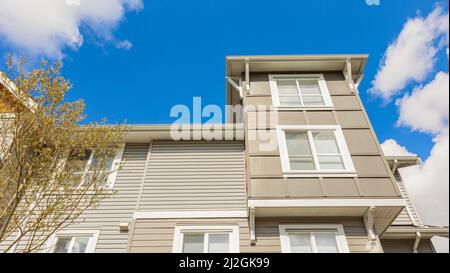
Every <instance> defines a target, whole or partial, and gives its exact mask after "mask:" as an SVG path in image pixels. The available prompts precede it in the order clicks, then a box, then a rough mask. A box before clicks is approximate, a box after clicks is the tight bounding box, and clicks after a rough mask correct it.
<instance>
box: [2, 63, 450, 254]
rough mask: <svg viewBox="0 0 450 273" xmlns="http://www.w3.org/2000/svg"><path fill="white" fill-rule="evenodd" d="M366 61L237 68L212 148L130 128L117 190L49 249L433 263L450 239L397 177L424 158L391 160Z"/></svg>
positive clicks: (160, 128) (206, 142) (149, 128)
mask: <svg viewBox="0 0 450 273" xmlns="http://www.w3.org/2000/svg"><path fill="white" fill-rule="evenodd" d="M367 58H368V56H366V55H314V56H239V57H227V58H226V83H225V84H226V101H227V105H230V106H234V108H233V109H231V108H228V110H229V111H228V112H227V122H226V123H225V124H217V125H216V126H214V131H215V134H214V135H215V137H214V138H213V139H211V138H209V137H206V135H207V134H203V132H205V130H203V131H202V126H199V125H197V126H196V125H190V126H187V130H188V134H187V135H188V136H190V138H184V139H183V140H174V138H173V134H172V133H171V132H173V130H172V131H171V129H173V127H172V126H171V125H132V126H131V127H130V129H129V130H128V132H127V134H126V136H125V139H124V148H123V149H122V150H121V151H119V153H118V155H117V157H116V159H118V160H120V162H121V169H120V170H119V171H118V173H115V174H114V176H113V177H112V178H111V179H110V181H109V183H108V185H107V186H108V187H110V188H111V189H114V190H115V192H116V193H115V194H113V195H111V196H110V197H109V198H107V199H105V200H103V201H102V202H101V203H100V205H99V207H98V208H96V209H95V210H89V211H86V212H85V213H84V215H83V216H82V217H81V218H80V221H79V223H76V224H74V225H73V226H71V227H69V228H67V229H65V230H61V231H60V232H58V233H57V234H55V235H54V236H53V237H52V238H51V239H50V240H49V242H48V243H47V245H46V247H45V249H43V250H42V251H45V252H97V253H100V252H175V253H179V252H189V253H192V252H210V253H212V252H232V253H238V252H240V253H245V252H283V253H308V252H313V253H322V252H326V253H330V252H331V253H332V252H339V253H347V252H350V253H380V252H434V251H435V250H434V248H433V244H432V242H431V238H432V237H433V236H444V237H448V228H444V227H432V226H427V225H425V224H424V223H423V222H422V221H421V219H420V216H419V215H418V213H417V211H416V210H415V208H414V205H413V200H411V199H410V198H409V196H408V193H407V189H406V187H405V185H404V183H403V181H402V178H401V176H400V174H399V171H398V170H399V169H400V168H404V167H408V166H413V165H417V164H420V159H419V158H417V157H386V156H384V155H383V152H382V150H381V147H380V144H379V141H378V139H377V137H376V135H375V132H374V130H373V127H372V126H371V123H370V120H369V117H368V116H367V113H366V111H365V109H364V106H363V104H362V102H361V99H360V97H359V94H358V85H359V82H360V81H361V80H362V77H363V74H364V67H365V64H366V61H367ZM7 92H8V88H6V87H5V86H4V88H3V90H2V93H6V94H7ZM3 97H4V96H2V98H3ZM174 104H176V101H174ZM0 109H2V110H1V111H2V112H5V110H4V109H8V102H7V101H5V102H2V103H1V104H0ZM373 118H376V117H373ZM185 129H186V128H185ZM203 129H204V128H203ZM209 130H210V129H208V132H209ZM193 136H200V137H193ZM91 161H92V160H89V159H87V160H86V162H87V163H86V164H89V162H91ZM423 182H424V183H426V181H423ZM6 243H8V242H6ZM1 248H2V246H1V245H0V250H1ZM16 249H17V250H20V243H19V245H18V246H17V248H16Z"/></svg>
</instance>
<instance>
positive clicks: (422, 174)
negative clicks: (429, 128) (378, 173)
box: [382, 127, 449, 252]
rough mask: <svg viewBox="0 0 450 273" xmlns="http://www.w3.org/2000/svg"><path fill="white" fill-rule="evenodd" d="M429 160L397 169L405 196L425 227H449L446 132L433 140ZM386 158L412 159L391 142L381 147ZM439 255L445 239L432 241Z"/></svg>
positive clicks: (402, 149) (447, 137) (447, 143)
mask: <svg viewBox="0 0 450 273" xmlns="http://www.w3.org/2000/svg"><path fill="white" fill-rule="evenodd" d="M433 141H434V143H435V144H434V147H433V149H432V151H431V155H430V157H429V158H428V159H427V160H426V161H425V162H424V163H423V165H422V166H413V167H408V168H402V169H399V171H400V174H401V175H402V178H403V180H404V182H405V184H406V187H407V189H408V193H409V195H410V198H411V200H412V201H413V203H414V205H415V207H416V209H417V210H418V213H419V215H420V216H421V218H422V220H423V222H424V223H425V224H426V225H435V226H447V225H448V224H449V205H448V202H449V201H448V200H449V168H448V166H449V129H448V127H447V128H446V129H444V130H443V132H442V133H441V134H439V135H438V136H437V137H435V138H434V140H433ZM382 148H383V151H384V153H385V154H386V155H413V154H412V153H410V152H409V151H408V150H407V149H406V148H405V147H403V146H400V145H399V144H397V142H396V141H395V140H387V141H385V142H384V143H383V144H382ZM433 242H435V243H436V244H435V247H436V248H437V249H438V251H439V252H448V251H449V246H448V239H444V240H442V239H436V240H433Z"/></svg>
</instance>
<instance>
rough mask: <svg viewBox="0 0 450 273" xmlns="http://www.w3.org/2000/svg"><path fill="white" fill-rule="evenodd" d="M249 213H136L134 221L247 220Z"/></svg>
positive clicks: (244, 211)
mask: <svg viewBox="0 0 450 273" xmlns="http://www.w3.org/2000/svg"><path fill="white" fill-rule="evenodd" d="M246 217H247V211H246V210H242V211H136V212H134V214H133V218H134V219H174V218H185V219H189V218H246Z"/></svg>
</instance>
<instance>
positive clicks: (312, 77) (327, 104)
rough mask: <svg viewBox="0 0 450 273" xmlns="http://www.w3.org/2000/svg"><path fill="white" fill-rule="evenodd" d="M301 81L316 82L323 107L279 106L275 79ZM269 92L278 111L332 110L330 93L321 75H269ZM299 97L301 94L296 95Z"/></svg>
mask: <svg viewBox="0 0 450 273" xmlns="http://www.w3.org/2000/svg"><path fill="white" fill-rule="evenodd" d="M280 78H284V79H293V80H298V79H303V80H317V82H318V84H319V88H320V92H321V93H322V97H323V100H324V105H298V106H292V105H289V106H286V105H281V104H280V97H279V96H278V85H277V79H280ZM269 84H270V92H271V95H272V104H273V106H274V107H275V108H277V109H279V110H303V109H309V110H331V109H334V106H333V101H332V100H331V96H330V91H329V90H328V86H327V83H326V81H325V77H324V76H323V74H270V75H269ZM298 95H299V96H300V97H301V94H298Z"/></svg>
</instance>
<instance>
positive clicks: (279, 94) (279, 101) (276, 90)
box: [269, 74, 333, 108]
mask: <svg viewBox="0 0 450 273" xmlns="http://www.w3.org/2000/svg"><path fill="white" fill-rule="evenodd" d="M269 77H270V88H271V92H272V98H273V104H274V105H275V106H277V107H280V108H283V107H287V108H292V107H294V108H298V107H301V108H317V107H320V108H323V107H333V103H332V101H331V97H330V94H329V91H328V88H327V85H326V82H325V79H324V77H323V75H321V74H318V75H309V74H308V75H270V76H269Z"/></svg>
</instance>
